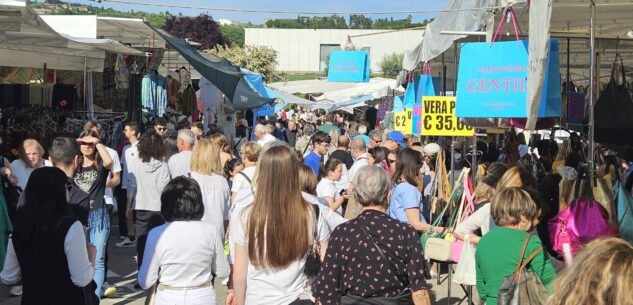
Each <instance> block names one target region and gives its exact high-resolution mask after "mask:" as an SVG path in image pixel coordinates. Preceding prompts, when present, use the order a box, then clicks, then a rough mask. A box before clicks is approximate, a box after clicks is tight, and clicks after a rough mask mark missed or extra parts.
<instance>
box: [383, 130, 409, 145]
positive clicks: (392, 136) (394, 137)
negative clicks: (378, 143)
mask: <svg viewBox="0 0 633 305" xmlns="http://www.w3.org/2000/svg"><path fill="white" fill-rule="evenodd" d="M387 140H391V141H395V142H397V143H398V145H400V147H402V148H406V147H407V146H406V145H404V136H403V135H402V133H401V132H399V131H392V132H390V133H389V134H388V135H387Z"/></svg>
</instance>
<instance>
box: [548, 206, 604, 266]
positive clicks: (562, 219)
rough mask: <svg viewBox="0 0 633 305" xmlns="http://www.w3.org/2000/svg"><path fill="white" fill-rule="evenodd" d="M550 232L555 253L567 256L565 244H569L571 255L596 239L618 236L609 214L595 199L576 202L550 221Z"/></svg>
mask: <svg viewBox="0 0 633 305" xmlns="http://www.w3.org/2000/svg"><path fill="white" fill-rule="evenodd" d="M549 232H550V238H551V241H552V245H553V246H554V251H556V252H558V253H561V254H565V247H566V246H565V245H564V244H566V243H569V248H570V250H571V255H575V254H576V253H578V251H580V250H581V249H582V245H584V244H586V243H588V242H590V241H592V240H594V239H596V238H599V237H605V236H615V235H616V233H615V230H614V229H613V228H612V227H611V225H610V224H609V214H608V213H607V211H606V210H605V209H604V208H603V207H602V205H601V204H600V203H599V202H597V201H595V200H593V199H590V200H574V201H573V202H572V204H571V205H570V206H569V207H567V208H565V209H563V210H562V211H560V212H559V213H558V215H556V217H554V218H552V219H551V220H550V221H549Z"/></svg>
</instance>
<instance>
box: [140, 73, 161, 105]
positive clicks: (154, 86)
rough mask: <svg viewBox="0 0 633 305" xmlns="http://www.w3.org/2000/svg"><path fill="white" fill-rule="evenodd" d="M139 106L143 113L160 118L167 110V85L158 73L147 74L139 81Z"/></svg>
mask: <svg viewBox="0 0 633 305" xmlns="http://www.w3.org/2000/svg"><path fill="white" fill-rule="evenodd" d="M141 104H142V106H143V111H144V112H146V113H149V114H151V115H154V116H162V115H163V114H164V113H165V108H167V83H166V82H165V78H164V77H162V76H161V75H160V74H158V73H153V72H152V73H148V74H147V75H145V76H144V77H143V80H142V81H141Z"/></svg>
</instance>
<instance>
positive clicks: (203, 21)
mask: <svg viewBox="0 0 633 305" xmlns="http://www.w3.org/2000/svg"><path fill="white" fill-rule="evenodd" d="M163 29H164V30H166V31H167V32H169V33H170V34H172V35H174V36H176V37H179V38H189V39H190V40H192V41H194V42H197V43H200V44H201V45H202V46H201V47H200V48H201V49H203V50H208V49H218V47H222V48H226V47H230V46H231V42H230V41H229V40H228V39H226V38H224V35H222V32H221V31H220V25H218V23H217V22H215V21H214V20H213V18H212V17H211V16H209V15H207V14H200V15H199V16H197V17H176V16H169V18H167V20H166V22H165V25H164V26H163Z"/></svg>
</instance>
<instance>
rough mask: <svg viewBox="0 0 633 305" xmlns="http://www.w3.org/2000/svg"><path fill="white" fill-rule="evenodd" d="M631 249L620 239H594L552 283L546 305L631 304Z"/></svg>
mask: <svg viewBox="0 0 633 305" xmlns="http://www.w3.org/2000/svg"><path fill="white" fill-rule="evenodd" d="M631 274H633V247H631V245H630V244H629V243H627V242H626V241H624V240H622V239H620V238H615V237H611V238H603V239H597V240H594V241H592V242H590V243H589V244H587V245H586V246H585V248H584V249H583V250H582V251H581V252H580V253H578V255H576V257H574V261H573V263H572V264H571V266H570V267H568V268H567V269H565V270H564V271H563V272H562V273H561V274H559V276H558V278H557V279H556V281H554V294H553V295H552V297H551V298H550V299H549V301H548V303H547V304H548V305H611V304H619V305H632V304H633V295H632V293H633V281H631Z"/></svg>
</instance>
